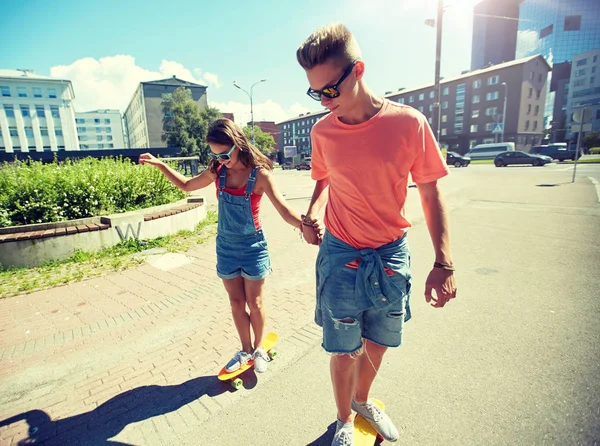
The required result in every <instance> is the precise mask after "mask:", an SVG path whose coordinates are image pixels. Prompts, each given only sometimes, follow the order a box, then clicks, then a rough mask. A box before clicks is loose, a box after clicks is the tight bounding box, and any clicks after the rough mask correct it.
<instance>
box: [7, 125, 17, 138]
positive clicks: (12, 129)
mask: <svg viewBox="0 0 600 446" xmlns="http://www.w3.org/2000/svg"><path fill="white" fill-rule="evenodd" d="M8 132H9V133H10V136H19V132H17V128H16V127H9V128H8Z"/></svg>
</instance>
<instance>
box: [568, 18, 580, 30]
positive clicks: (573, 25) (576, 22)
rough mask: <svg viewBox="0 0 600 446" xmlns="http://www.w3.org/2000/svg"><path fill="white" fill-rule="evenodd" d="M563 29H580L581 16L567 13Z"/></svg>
mask: <svg viewBox="0 0 600 446" xmlns="http://www.w3.org/2000/svg"><path fill="white" fill-rule="evenodd" d="M564 29H565V31H579V30H580V29H581V16H580V15H568V16H566V17H565V28H564Z"/></svg>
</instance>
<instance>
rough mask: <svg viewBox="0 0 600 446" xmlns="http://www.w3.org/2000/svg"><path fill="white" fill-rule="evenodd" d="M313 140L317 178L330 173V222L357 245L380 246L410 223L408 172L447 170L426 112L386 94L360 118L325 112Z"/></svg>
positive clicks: (417, 177) (424, 178)
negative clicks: (346, 119) (365, 117)
mask: <svg viewBox="0 0 600 446" xmlns="http://www.w3.org/2000/svg"><path fill="white" fill-rule="evenodd" d="M311 140H312V162H311V166H312V174H311V175H312V178H313V180H316V181H318V180H322V179H325V178H329V198H328V201H327V206H326V208H325V226H326V227H327V229H328V231H329V232H331V234H332V235H334V236H335V237H337V238H339V239H341V240H343V241H344V242H346V243H348V244H349V245H351V246H353V247H354V248H357V249H362V248H378V247H380V246H382V245H385V244H387V243H390V242H393V241H394V240H397V239H399V238H400V237H402V235H403V234H404V232H405V231H406V230H407V229H408V228H410V226H411V224H410V222H409V221H408V220H407V219H406V218H405V216H404V204H405V202H406V195H407V193H408V177H409V173H410V174H411V175H412V178H413V181H414V182H415V183H429V182H432V181H435V180H437V179H439V178H442V177H443V176H445V175H447V174H448V167H447V166H446V163H445V161H444V160H443V158H442V155H441V153H440V150H439V149H438V145H437V143H436V141H435V137H434V135H433V133H432V131H431V128H430V127H429V124H428V123H427V120H426V119H425V117H424V116H423V115H422V114H421V113H419V112H418V111H417V110H415V109H413V108H411V107H409V106H406V105H401V104H397V103H394V102H391V101H389V100H387V99H385V100H384V103H383V106H382V107H381V110H379V112H377V114H376V115H375V116H373V117H372V118H371V119H369V120H368V121H365V122H362V123H360V124H354V125H350V124H344V123H343V122H341V121H340V120H339V119H338V118H337V117H336V116H334V115H332V114H329V115H327V116H325V117H323V118H321V120H319V121H318V122H317V123H316V124H315V125H314V126H313V128H312V131H311Z"/></svg>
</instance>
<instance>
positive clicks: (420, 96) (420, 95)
mask: <svg viewBox="0 0 600 446" xmlns="http://www.w3.org/2000/svg"><path fill="white" fill-rule="evenodd" d="M423 99H425V93H419V101H422V100H423Z"/></svg>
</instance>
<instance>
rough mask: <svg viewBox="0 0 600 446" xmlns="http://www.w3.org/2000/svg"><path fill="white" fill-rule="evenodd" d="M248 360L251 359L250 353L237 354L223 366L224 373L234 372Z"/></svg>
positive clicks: (241, 352)
mask: <svg viewBox="0 0 600 446" xmlns="http://www.w3.org/2000/svg"><path fill="white" fill-rule="evenodd" d="M250 359H252V356H251V355H250V353H246V352H244V351H240V352H237V353H236V354H235V355H234V356H233V358H231V361H229V362H228V363H227V365H226V366H225V371H226V372H227V373H231V372H235V371H236V370H237V369H239V368H240V367H241V366H243V365H246V364H248V361H250Z"/></svg>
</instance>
